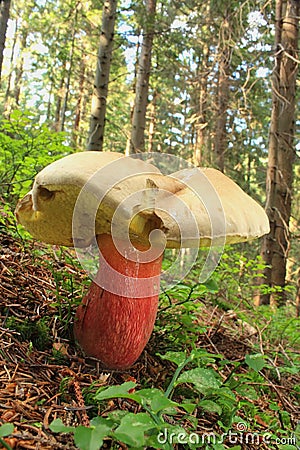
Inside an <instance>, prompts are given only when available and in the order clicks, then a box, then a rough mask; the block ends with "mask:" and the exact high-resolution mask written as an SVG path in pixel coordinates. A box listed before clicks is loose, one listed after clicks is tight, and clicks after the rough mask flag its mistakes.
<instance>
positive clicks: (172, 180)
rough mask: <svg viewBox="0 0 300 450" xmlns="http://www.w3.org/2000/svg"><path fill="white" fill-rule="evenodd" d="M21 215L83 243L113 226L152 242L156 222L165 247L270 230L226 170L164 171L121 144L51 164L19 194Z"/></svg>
mask: <svg viewBox="0 0 300 450" xmlns="http://www.w3.org/2000/svg"><path fill="white" fill-rule="evenodd" d="M16 217H17V220H18V222H19V223H20V224H22V225H23V226H24V227H25V228H26V229H27V230H28V231H29V232H30V233H31V234H32V236H33V237H34V238H36V239H38V240H41V241H43V242H46V243H49V244H57V245H65V246H73V245H74V242H75V244H76V246H81V247H87V246H89V245H90V243H91V242H92V240H93V238H94V236H95V235H99V234H112V231H113V233H116V234H117V235H118V237H125V238H126V237H127V236H129V237H130V239H131V240H132V241H133V243H141V244H149V236H151V231H153V230H155V229H159V230H161V231H162V232H163V233H164V235H165V240H166V246H167V247H182V246H183V247H199V246H209V245H211V244H212V245H220V244H222V243H235V242H243V241H248V240H251V239H255V238H257V237H260V236H262V235H263V234H266V233H268V231H269V221H268V218H267V215H266V213H265V211H264V210H263V208H262V207H261V206H260V205H259V204H258V203H257V202H255V201H254V200H253V199H252V198H251V197H249V196H248V195H247V194H246V193H245V192H243V191H242V189H241V188H240V187H239V186H238V185H237V184H236V183H234V182H233V181H232V180H230V179H229V178H228V177H227V176H225V175H224V174H223V173H221V172H219V171H217V170H215V169H199V168H192V169H184V170H182V171H179V172H176V173H174V174H171V175H163V174H162V173H161V172H160V171H159V169H157V168H156V167H155V166H154V165H152V164H150V163H148V162H145V161H143V160H141V159H138V158H132V157H125V156H124V155H122V154H120V153H116V152H95V151H86V152H80V153H74V154H71V155H69V156H66V157H64V158H62V159H60V160H58V161H55V162H54V163H52V164H50V165H48V166H47V167H45V168H44V169H43V170H42V171H41V172H40V173H39V174H38V175H37V176H36V178H35V181H34V184H33V188H32V190H31V191H30V192H29V193H28V194H27V195H25V197H24V198H23V199H21V200H20V201H19V202H18V204H17V207H16Z"/></svg>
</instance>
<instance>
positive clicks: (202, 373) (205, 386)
mask: <svg viewBox="0 0 300 450" xmlns="http://www.w3.org/2000/svg"><path fill="white" fill-rule="evenodd" d="M182 383H192V384H193V385H194V386H195V388H196V389H197V390H198V391H199V392H201V394H205V393H206V392H207V391H208V390H209V389H218V388H219V387H220V382H219V381H218V380H217V379H216V376H215V373H214V371H213V370H210V369H203V368H201V367H198V368H196V369H192V370H188V371H186V372H183V373H182V374H181V375H180V376H179V377H178V379H177V381H176V383H175V385H176V386H177V385H178V384H182Z"/></svg>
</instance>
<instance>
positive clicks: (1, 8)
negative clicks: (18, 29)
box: [0, 0, 10, 83]
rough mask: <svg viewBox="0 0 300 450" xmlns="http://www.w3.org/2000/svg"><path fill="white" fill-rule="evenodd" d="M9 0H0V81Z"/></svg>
mask: <svg viewBox="0 0 300 450" xmlns="http://www.w3.org/2000/svg"><path fill="white" fill-rule="evenodd" d="M9 9H10V0H0V83H1V75H2V64H3V54H4V48H5V40H6V30H7V23H8V19H9Z"/></svg>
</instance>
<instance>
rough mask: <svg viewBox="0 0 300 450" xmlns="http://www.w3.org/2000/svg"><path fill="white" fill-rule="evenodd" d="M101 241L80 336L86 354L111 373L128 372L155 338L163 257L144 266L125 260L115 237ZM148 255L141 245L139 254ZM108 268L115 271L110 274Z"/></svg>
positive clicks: (78, 322) (80, 316)
mask: <svg viewBox="0 0 300 450" xmlns="http://www.w3.org/2000/svg"><path fill="white" fill-rule="evenodd" d="M97 242H98V247H99V250H100V267H99V270H98V274H97V276H96V278H95V280H94V281H93V282H92V284H91V287H90V289H89V291H88V293H87V295H86V296H85V297H84V299H83V301H82V304H81V305H79V307H78V309H77V312H76V318H75V324H74V332H75V337H76V339H77V340H78V342H79V344H80V346H81V347H82V349H83V350H84V351H85V352H86V354H88V355H90V356H93V357H95V358H98V359H99V360H100V361H101V362H102V363H103V364H104V365H105V366H106V367H108V368H111V369H121V370H122V369H126V368H128V367H130V366H131V365H132V364H133V363H134V362H135V361H136V360H137V358H138V357H139V356H140V354H141V353H142V351H143V349H144V347H145V345H146V344H147V342H148V340H149V338H150V335H151V333H152V330H153V327H154V322H155V318H156V313H157V307H158V296H159V278H160V273H161V264H162V257H163V255H162V254H161V255H160V256H159V257H156V258H155V259H154V260H153V261H149V262H142V263H139V262H138V260H132V259H130V258H127V257H126V254H124V256H123V255H121V254H120V253H119V251H118V250H117V248H116V245H115V244H114V241H113V239H112V237H111V236H110V235H107V234H105V235H100V236H98V237H97ZM117 247H118V245H117ZM131 248H132V247H131ZM147 250H148V249H147V248H143V247H142V246H141V245H139V246H138V249H137V252H144V251H147ZM102 258H104V260H105V261H106V264H104V266H105V267H104V268H103V267H102V264H101V259H102ZM102 261H103V260H102ZM107 265H108V266H110V269H111V268H112V269H113V271H112V272H110V270H108V271H107ZM113 275H116V276H113ZM103 281H104V284H103ZM103 285H104V286H105V288H106V287H107V286H108V285H110V286H111V289H108V290H106V289H104V288H103V287H101V286H103ZM116 292H117V294H116ZM119 293H122V294H121V295H119Z"/></svg>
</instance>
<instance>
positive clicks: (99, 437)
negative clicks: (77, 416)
mask: <svg viewBox="0 0 300 450" xmlns="http://www.w3.org/2000/svg"><path fill="white" fill-rule="evenodd" d="M110 431H111V428H110V427H109V426H107V425H104V424H100V425H98V426H97V427H91V428H87V427H84V426H83V425H79V426H78V427H77V428H76V429H75V432H74V442H75V444H76V445H77V447H78V448H80V450H99V448H100V447H101V446H102V444H103V438H105V437H106V436H107V435H108V434H109V432H110Z"/></svg>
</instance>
